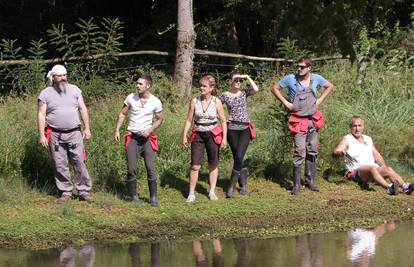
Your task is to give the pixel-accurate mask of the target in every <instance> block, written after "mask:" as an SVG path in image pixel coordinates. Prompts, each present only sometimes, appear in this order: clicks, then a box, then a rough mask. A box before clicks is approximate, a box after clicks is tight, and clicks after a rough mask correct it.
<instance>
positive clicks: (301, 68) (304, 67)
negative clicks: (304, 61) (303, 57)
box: [298, 65, 309, 70]
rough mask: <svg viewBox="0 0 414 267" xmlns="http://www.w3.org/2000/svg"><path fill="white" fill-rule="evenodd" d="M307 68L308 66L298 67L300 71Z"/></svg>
mask: <svg viewBox="0 0 414 267" xmlns="http://www.w3.org/2000/svg"><path fill="white" fill-rule="evenodd" d="M308 67H309V66H308V65H304V66H303V65H298V69H300V70H303V69H306V68H308Z"/></svg>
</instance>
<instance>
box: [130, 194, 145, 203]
mask: <svg viewBox="0 0 414 267" xmlns="http://www.w3.org/2000/svg"><path fill="white" fill-rule="evenodd" d="M131 202H132V203H134V204H138V205H145V204H147V203H145V201H144V200H142V199H140V198H139V196H138V195H134V196H132V199H131Z"/></svg>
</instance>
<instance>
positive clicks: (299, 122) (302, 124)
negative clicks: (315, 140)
mask: <svg viewBox="0 0 414 267" xmlns="http://www.w3.org/2000/svg"><path fill="white" fill-rule="evenodd" d="M308 120H309V118H308V117H298V116H296V115H295V113H294V112H292V113H291V115H290V116H289V118H288V123H289V124H288V128H289V131H290V132H291V133H292V134H305V133H307V131H308ZM312 122H313V126H314V127H315V129H316V130H319V129H322V128H323V127H324V126H325V119H324V117H323V113H322V112H320V111H316V112H315V113H314V114H313V115H312Z"/></svg>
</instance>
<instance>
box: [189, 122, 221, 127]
mask: <svg viewBox="0 0 414 267" xmlns="http://www.w3.org/2000/svg"><path fill="white" fill-rule="evenodd" d="M194 124H195V125H197V126H211V125H216V124H217V121H215V122H197V121H194Z"/></svg>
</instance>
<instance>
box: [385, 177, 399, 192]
mask: <svg viewBox="0 0 414 267" xmlns="http://www.w3.org/2000/svg"><path fill="white" fill-rule="evenodd" d="M398 186H399V184H398V181H397V180H394V181H393V182H392V184H391V185H390V186H389V187H388V194H390V195H392V196H395V195H398Z"/></svg>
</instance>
